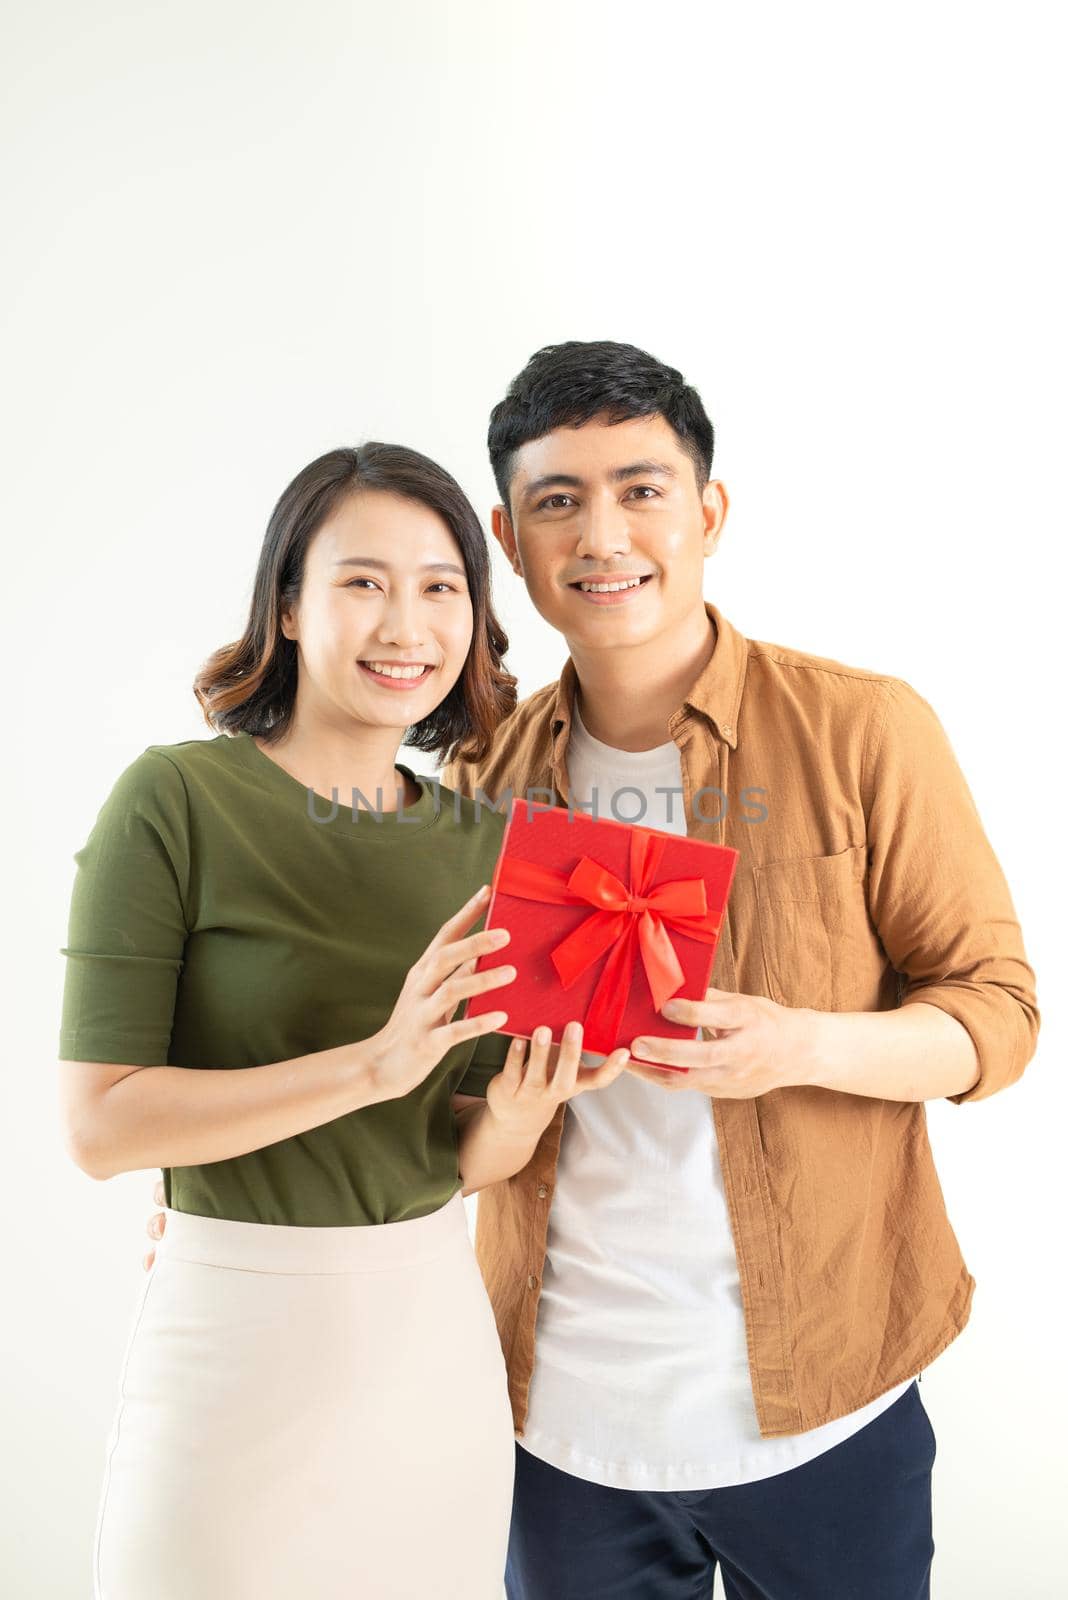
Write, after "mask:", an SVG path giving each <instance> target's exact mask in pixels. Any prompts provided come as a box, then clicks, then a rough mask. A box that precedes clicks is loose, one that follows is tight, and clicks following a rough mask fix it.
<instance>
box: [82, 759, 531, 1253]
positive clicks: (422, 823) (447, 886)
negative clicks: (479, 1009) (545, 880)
mask: <svg viewBox="0 0 1068 1600" xmlns="http://www.w3.org/2000/svg"><path fill="white" fill-rule="evenodd" d="M397 765H398V767H399V769H400V770H401V771H402V772H404V773H405V774H406V775H407V776H408V777H410V778H412V779H413V780H414V782H415V783H417V784H418V785H419V799H418V801H417V802H416V803H415V804H414V805H411V806H404V805H403V799H404V796H403V794H402V795H401V797H400V798H401V801H402V804H401V808H400V810H393V811H387V810H385V809H384V808H382V806H380V805H379V802H378V799H377V797H376V796H375V795H374V794H371V795H368V796H366V799H365V803H364V805H361V804H360V797H359V796H355V797H354V796H353V795H351V793H350V794H348V795H339V797H338V799H339V800H340V799H343V798H348V799H353V798H356V800H357V809H356V810H355V811H354V810H353V809H352V807H351V806H345V805H341V804H339V803H335V802H334V801H333V799H332V797H325V796H317V795H315V794H313V793H311V792H310V791H309V790H308V789H307V788H306V787H305V785H304V784H302V783H300V782H299V781H298V780H297V779H296V778H294V777H292V776H291V775H290V774H289V773H287V772H285V771H284V770H283V769H282V768H281V767H280V766H279V765H278V763H277V762H276V761H273V760H272V759H271V758H270V757H269V756H267V755H265V754H264V752H263V751H262V750H260V749H259V747H258V745H257V744H256V743H255V741H254V740H253V738H252V737H251V735H249V734H245V733H242V734H237V735H236V736H230V735H227V734H220V735H219V736H218V737H217V738H213V739H191V740H187V741H185V742H183V743H179V744H170V745H150V746H149V747H148V748H147V749H146V750H144V751H143V752H142V754H141V755H139V756H138V757H137V758H136V760H134V761H133V762H132V763H131V764H130V765H129V766H128V767H127V768H126V770H125V771H124V772H123V773H122V774H121V775H120V776H119V778H118V780H117V782H116V783H115V785H114V787H113V789H112V791H111V793H110V794H109V795H108V797H107V799H106V800H105V802H104V804H103V806H102V807H101V810H100V812H99V815H98V816H97V819H96V822H95V824H94V826H93V829H92V832H91V833H90V835H89V839H88V841H87V843H86V844H85V845H84V847H83V848H82V849H81V850H79V851H78V852H77V853H76V855H75V857H74V859H75V861H76V863H77V869H78V870H77V874H76V876H75V880H74V888H73V892H72V898H71V908H70V924H69V933H68V941H67V945H66V947H64V949H63V951H62V954H63V955H65V956H66V958H67V966H66V974H65V985H64V992H63V1015H62V1026H61V1032H60V1048H59V1055H60V1059H61V1060H65V1061H105V1062H116V1063H123V1064H130V1065H137V1066H143V1067H153V1066H161V1065H170V1066H177V1067H192V1068H198V1069H203V1070H218V1069H223V1068H227V1067H256V1066H263V1065H265V1064H267V1063H269V1062H274V1061H286V1060H291V1059H293V1058H294V1057H298V1056H304V1055H310V1054H311V1053H313V1052H315V1051H319V1050H327V1049H331V1048H332V1047H334V1046H336V1045H342V1044H346V1043H351V1042H353V1041H355V1040H359V1039H365V1038H368V1037H369V1036H370V1035H372V1034H374V1033H376V1032H378V1031H379V1029H381V1028H382V1027H383V1026H384V1024H385V1023H386V1022H387V1021H388V1019H389V1017H390V1014H391V1013H392V1010H393V1006H394V1003H395V1002H396V999H397V997H398V995H399V993H400V990H401V987H402V985H403V983H404V980H405V977H406V975H407V973H408V970H409V968H410V967H411V966H412V964H413V963H414V962H415V960H416V959H417V957H418V956H420V955H421V954H422V952H423V951H424V950H425V948H426V946H427V945H428V944H429V942H430V940H431V938H432V937H433V935H434V934H435V933H436V932H437V930H438V929H439V928H440V926H441V924H442V923H443V922H444V921H445V920H446V919H447V918H448V917H449V916H451V915H452V914H453V913H454V912H455V911H457V910H459V908H460V907H461V906H462V905H463V903H464V902H465V901H466V900H467V899H468V898H469V897H470V896H471V895H472V894H473V893H474V892H475V890H476V889H477V888H478V886H479V885H480V884H482V883H488V882H489V880H490V878H491V877H492V874H493V866H494V862H495V861H496V858H497V854H498V851H499V848H500V844H501V840H502V838H503V833H504V817H503V816H502V815H500V814H498V813H495V812H493V811H491V810H489V809H487V808H485V807H483V808H482V809H481V811H480V812H478V813H476V808H475V805H474V803H473V802H472V801H470V800H468V799H466V798H465V797H463V796H460V795H458V794H456V793H454V791H452V790H451V789H446V788H443V787H441V786H440V785H439V784H438V783H437V781H436V780H430V779H428V778H425V777H418V776H416V774H414V773H413V772H412V771H411V769H410V768H408V767H406V766H404V765H403V764H402V763H399V762H398V763H397ZM399 787H400V785H399V781H398V788H399ZM382 802H383V804H384V806H395V805H396V804H397V796H396V795H393V794H385V795H383V796H382ZM367 806H370V807H372V808H374V809H366V807H367ZM482 925H483V923H482V921H481V920H480V921H479V922H478V923H477V924H476V925H475V927H474V928H472V929H471V931H472V932H475V931H477V929H478V928H480V927H482ZM503 1009H505V1010H507V1006H504V1007H503ZM508 1043H509V1041H508V1039H507V1038H505V1037H503V1036H501V1035H499V1034H490V1035H483V1036H482V1037H481V1038H480V1039H477V1040H475V1041H470V1040H469V1041H467V1042H466V1043H464V1044H461V1045H457V1046H455V1047H454V1048H453V1049H452V1050H450V1051H449V1052H448V1054H447V1055H445V1056H444V1057H443V1059H442V1060H441V1061H440V1062H439V1063H438V1065H437V1066H436V1067H435V1068H434V1070H433V1071H432V1072H431V1073H430V1075H429V1076H428V1077H427V1078H426V1079H425V1080H424V1082H423V1083H422V1084H420V1085H419V1086H418V1087H417V1088H416V1089H414V1090H412V1091H411V1093H409V1094H407V1095H405V1096H404V1097H403V1098H402V1099H397V1100H389V1101H386V1102H384V1103H382V1104H378V1105H374V1106H366V1107H362V1108H361V1109H359V1110H357V1111H353V1112H350V1113H349V1114H348V1115H346V1116H343V1117H338V1118H337V1119H336V1120H334V1121H331V1122H327V1123H324V1124H323V1125H322V1126H320V1127H317V1128H313V1129H311V1130H309V1131H308V1132H307V1133H302V1134H298V1135H296V1136H295V1137H293V1138H291V1139H282V1140H280V1141H279V1142H278V1143H277V1144H272V1145H268V1146H266V1147H265V1148H264V1149H262V1150H255V1151H252V1152H251V1153H249V1154H248V1155H243V1156H236V1157H234V1158H233V1159H230V1160H225V1161H213V1162H210V1163H208V1164H206V1165H203V1166H190V1167H173V1168H170V1169H168V1170H166V1171H165V1172H164V1186H165V1193H166V1196H167V1203H168V1205H170V1206H171V1207H172V1208H173V1209H175V1210H177V1211H189V1212H194V1213H196V1214H197V1215H199V1216H210V1217H224V1218H231V1219H234V1220H236V1221H244V1222H261V1223H276V1224H287V1223H288V1224H297V1225H304V1226H314V1227H339V1226H350V1225H354V1224H363V1223H383V1222H396V1221H401V1220H404V1219H406V1218H409V1217H420V1216H425V1215H427V1214H428V1213H430V1212H432V1211H436V1210H438V1209H439V1208H440V1207H441V1206H443V1205H444V1204H445V1203H446V1201H447V1200H449V1199H450V1197H451V1196H452V1195H453V1194H454V1193H455V1192H456V1190H457V1188H458V1187H459V1181H460V1180H459V1173H458V1168H457V1159H456V1152H457V1145H456V1126H455V1119H454V1115H453V1111H452V1107H451V1096H452V1094H453V1093H454V1092H456V1091H457V1090H465V1092H468V1093H474V1094H479V1093H484V1091H485V1084H486V1082H487V1080H488V1078H489V1077H490V1076H491V1075H492V1072H493V1071H495V1070H496V1069H497V1068H498V1067H499V1065H500V1064H501V1063H502V1062H503V1059H504V1055H505V1051H506V1049H507V1046H508ZM465 1080H466V1083H465Z"/></svg>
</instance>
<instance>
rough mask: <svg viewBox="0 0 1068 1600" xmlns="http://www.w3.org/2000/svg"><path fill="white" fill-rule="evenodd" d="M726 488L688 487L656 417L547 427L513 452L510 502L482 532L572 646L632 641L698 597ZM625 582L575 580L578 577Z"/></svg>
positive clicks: (659, 628) (666, 631) (691, 477)
mask: <svg viewBox="0 0 1068 1600" xmlns="http://www.w3.org/2000/svg"><path fill="white" fill-rule="evenodd" d="M726 510H727V495H726V492H725V490H724V489H723V486H722V484H721V483H719V482H718V481H716V480H713V481H712V482H711V483H709V484H708V485H706V486H705V488H704V490H703V491H702V490H701V489H699V488H698V484H697V475H696V472H695V470H694V464H693V460H692V458H691V457H690V455H689V454H688V453H687V452H686V451H685V450H684V449H683V447H682V445H681V444H680V442H679V440H678V439H677V438H676V436H675V433H674V431H673V430H672V428H671V427H670V425H669V424H668V423H667V422H665V421H664V418H663V417H660V416H654V417H637V418H634V419H632V420H631V421H628V422H619V423H607V422H605V421H604V420H602V419H594V420H593V421H592V422H587V423H585V424H584V425H583V426H582V427H581V428H558V429H556V430H555V431H554V432H553V433H549V434H546V435H545V437H544V438H542V439H535V440H532V441H531V442H530V443H529V444H525V445H523V446H522V448H521V449H520V450H519V452H518V455H517V458H516V465H515V471H514V474H513V477H512V484H511V508H510V510H509V509H507V508H505V507H503V506H498V507H497V509H496V510H495V512H494V515H493V531H494V533H495V535H496V537H497V539H498V541H499V542H500V545H501V547H502V549H503V550H504V552H505V554H506V555H507V556H508V559H509V561H510V563H511V564H512V566H513V568H514V569H515V570H516V571H518V572H520V573H521V574H522V576H523V579H524V581H525V583H526V585H527V589H528V591H529V593H530V598H531V600H532V601H533V602H534V605H535V606H536V607H537V609H538V611H539V612H540V613H541V615H542V616H543V617H544V618H545V620H546V622H549V623H551V624H552V626H553V627H554V628H557V629H559V631H560V632H561V633H563V634H564V635H565V637H566V638H567V640H568V641H569V643H570V644H571V645H572V646H573V647H578V648H583V647H585V648H592V649H596V648H599V647H608V646H619V645H635V644H642V643H644V642H646V641H647V640H650V639H653V638H656V637H658V636H663V637H664V639H665V640H667V639H669V638H670V636H671V632H672V630H673V629H674V628H675V627H677V626H678V624H679V623H680V622H681V621H682V620H683V619H684V618H687V617H689V616H691V615H692V613H693V611H694V609H695V608H703V606H704V590H703V581H704V563H705V560H706V558H707V557H708V556H710V555H711V554H712V552H713V550H714V549H715V547H716V544H717V542H718V539H719V531H720V528H721V527H722V525H723V519H724V516H725V515H726ZM595 577H596V578H598V579H600V580H601V581H602V582H604V581H608V582H613V581H614V582H621V581H623V580H624V579H626V578H636V579H639V580H640V582H639V583H638V584H637V585H636V586H635V587H627V588H625V589H617V590H615V591H614V592H609V593H597V592H593V591H589V590H585V591H584V590H583V589H582V588H581V587H580V586H579V585H580V580H583V581H589V580H590V579H592V578H595Z"/></svg>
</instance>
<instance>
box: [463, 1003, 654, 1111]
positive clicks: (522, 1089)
mask: <svg viewBox="0 0 1068 1600" xmlns="http://www.w3.org/2000/svg"><path fill="white" fill-rule="evenodd" d="M526 1043H527V1041H526V1040H525V1039H513V1040H512V1043H511V1047H510V1048H509V1051H508V1054H507V1056H506V1057H505V1062H504V1067H503V1070H502V1071H501V1072H499V1073H498V1074H497V1076H496V1077H495V1078H491V1079H490V1081H489V1083H488V1084H487V1085H486V1105H487V1106H488V1107H489V1111H490V1114H491V1116H492V1117H493V1121H494V1122H495V1123H496V1124H497V1126H498V1127H499V1128H500V1130H501V1132H502V1133H504V1134H506V1135H507V1136H508V1137H509V1138H527V1137H530V1136H535V1137H536V1136H537V1135H539V1134H540V1133H541V1132H542V1130H543V1129H545V1128H547V1127H548V1125H549V1123H550V1122H551V1121H552V1119H553V1116H554V1115H555V1113H556V1108H557V1106H560V1105H562V1104H563V1103H564V1101H565V1100H573V1099H574V1098H575V1096H576V1095H579V1094H585V1093H586V1092H587V1091H588V1090H590V1089H604V1088H606V1087H607V1086H608V1084H610V1083H614V1082H615V1080H616V1079H617V1078H618V1077H619V1075H620V1073H621V1072H622V1071H623V1068H624V1067H625V1066H626V1065H627V1063H628V1061H629V1060H630V1053H629V1051H627V1050H625V1049H620V1050H613V1052H612V1054H611V1055H610V1056H606V1057H605V1059H604V1061H602V1063H601V1064H600V1066H598V1067H587V1068H580V1066H579V1057H580V1056H581V1054H582V1024H581V1023H580V1022H569V1023H568V1025H567V1027H566V1028H565V1029H564V1032H563V1035H562V1037H561V1041H560V1043H559V1045H555V1044H553V1043H552V1030H551V1029H549V1028H535V1030H534V1033H533V1035H532V1037H531V1040H530V1053H529V1055H527V1052H526Z"/></svg>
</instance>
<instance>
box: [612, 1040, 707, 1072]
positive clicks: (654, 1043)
mask: <svg viewBox="0 0 1068 1600" xmlns="http://www.w3.org/2000/svg"><path fill="white" fill-rule="evenodd" d="M717 1051H718V1052H719V1053H718V1054H717V1053H716V1052H717ZM722 1051H723V1041H722V1040H708V1039H649V1038H641V1039H632V1040H631V1043H630V1053H631V1055H632V1056H637V1057H639V1059H640V1060H642V1061H659V1062H666V1063H667V1064H668V1065H669V1066H673V1067H713V1066H719V1065H724V1064H726V1061H725V1058H724V1057H723V1054H722Z"/></svg>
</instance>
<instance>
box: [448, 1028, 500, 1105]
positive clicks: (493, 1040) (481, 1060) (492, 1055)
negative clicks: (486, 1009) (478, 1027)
mask: <svg viewBox="0 0 1068 1600" xmlns="http://www.w3.org/2000/svg"><path fill="white" fill-rule="evenodd" d="M511 1043H512V1040H511V1036H510V1035H509V1034H505V1033H484V1034H482V1036H481V1037H480V1038H478V1039H476V1040H475V1048H474V1052H473V1054H472V1056H471V1060H470V1061H469V1062H468V1066H467V1071H466V1072H465V1073H464V1075H463V1077H462V1078H461V1080H460V1082H459V1083H458V1084H457V1085H456V1093H457V1094H471V1095H480V1096H484V1095H485V1093H486V1087H487V1085H488V1084H489V1081H490V1079H491V1078H495V1077H496V1076H497V1074H498V1072H500V1070H501V1068H502V1067H503V1066H504V1060H505V1057H506V1056H507V1054H508V1048H509V1046H510V1045H511Z"/></svg>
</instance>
